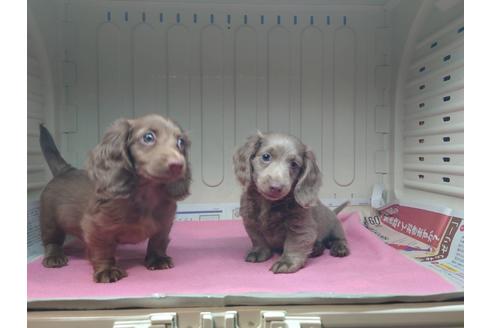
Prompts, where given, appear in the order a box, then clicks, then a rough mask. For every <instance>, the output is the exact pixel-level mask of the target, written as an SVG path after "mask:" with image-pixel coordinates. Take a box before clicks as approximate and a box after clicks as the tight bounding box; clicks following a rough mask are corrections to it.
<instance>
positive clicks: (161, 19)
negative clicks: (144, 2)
mask: <svg viewBox="0 0 492 328" xmlns="http://www.w3.org/2000/svg"><path fill="white" fill-rule="evenodd" d="M159 21H160V22H161V23H162V22H164V14H163V13H160V14H159Z"/></svg>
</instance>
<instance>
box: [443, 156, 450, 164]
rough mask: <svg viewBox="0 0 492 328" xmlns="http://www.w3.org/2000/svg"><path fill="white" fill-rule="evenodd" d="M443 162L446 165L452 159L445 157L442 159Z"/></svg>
mask: <svg viewBox="0 0 492 328" xmlns="http://www.w3.org/2000/svg"><path fill="white" fill-rule="evenodd" d="M442 161H443V162H446V163H449V162H450V161H451V158H449V157H443V158H442Z"/></svg>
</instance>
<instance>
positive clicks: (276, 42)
mask: <svg viewBox="0 0 492 328" xmlns="http://www.w3.org/2000/svg"><path fill="white" fill-rule="evenodd" d="M290 47H291V43H290V32H289V31H288V30H287V29H286V28H285V27H279V26H274V27H273V28H272V29H271V30H270V31H269V32H268V131H271V132H273V131H275V132H282V133H290V132H291V131H290V109H291V108H290V95H291V92H290V83H291V69H292V68H291V60H290V51H291V49H290Z"/></svg>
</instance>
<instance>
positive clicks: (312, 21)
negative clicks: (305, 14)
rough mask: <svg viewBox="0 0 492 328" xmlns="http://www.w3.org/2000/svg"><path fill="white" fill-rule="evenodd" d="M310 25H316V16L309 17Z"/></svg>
mask: <svg viewBox="0 0 492 328" xmlns="http://www.w3.org/2000/svg"><path fill="white" fill-rule="evenodd" d="M309 24H311V25H313V24H314V16H311V17H309Z"/></svg>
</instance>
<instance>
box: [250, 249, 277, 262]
mask: <svg viewBox="0 0 492 328" xmlns="http://www.w3.org/2000/svg"><path fill="white" fill-rule="evenodd" d="M271 257H272V252H271V251H270V250H269V249H266V248H265V249H259V250H251V251H250V252H249V253H248V254H247V255H246V259H245V260H246V262H253V263H257V262H265V261H266V260H268V259H270V258H271Z"/></svg>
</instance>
